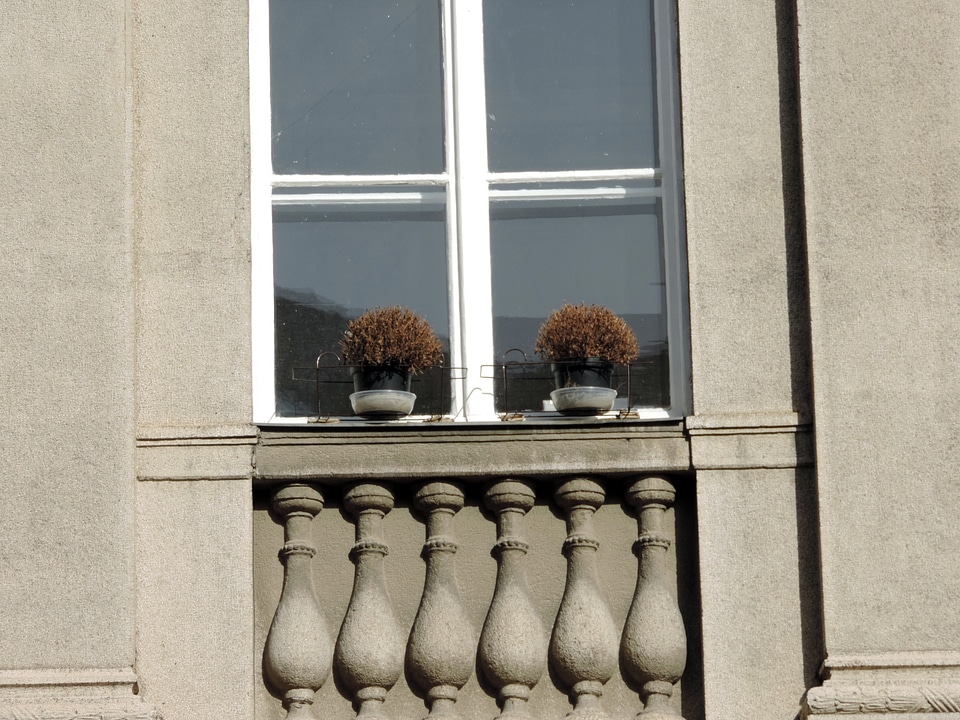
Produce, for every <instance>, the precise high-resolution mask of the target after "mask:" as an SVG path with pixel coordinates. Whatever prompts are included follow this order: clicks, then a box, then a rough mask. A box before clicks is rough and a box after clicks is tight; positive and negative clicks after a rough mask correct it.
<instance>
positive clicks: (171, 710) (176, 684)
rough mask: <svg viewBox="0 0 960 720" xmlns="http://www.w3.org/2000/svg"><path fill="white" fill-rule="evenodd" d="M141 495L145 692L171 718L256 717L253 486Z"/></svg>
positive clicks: (148, 490) (157, 485)
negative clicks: (252, 634) (252, 620)
mask: <svg viewBox="0 0 960 720" xmlns="http://www.w3.org/2000/svg"><path fill="white" fill-rule="evenodd" d="M137 489H138V493H137V521H138V543H137V547H138V552H137V568H138V583H137V585H138V617H139V618H140V621H139V624H138V628H137V629H138V636H137V672H138V675H139V682H140V692H141V695H142V696H143V697H144V698H145V699H146V700H148V701H149V702H150V703H152V704H153V705H154V706H156V707H157V708H158V709H159V710H160V711H161V712H162V714H163V716H164V717H165V718H166V719H167V720H200V719H201V718H210V717H216V716H221V715H229V716H231V717H236V718H248V717H251V716H252V715H253V676H252V672H253V671H252V668H253V666H254V662H257V663H259V659H260V656H259V651H260V649H262V645H261V648H260V649H258V651H257V656H256V658H257V659H256V661H255V660H254V654H253V647H252V645H251V640H250V618H251V617H252V612H253V608H252V592H251V586H252V577H251V576H252V572H251V568H252V557H251V545H252V538H251V527H250V513H251V506H250V482H249V481H248V480H221V481H217V482H210V481H196V482H140V483H138V485H137ZM282 544H283V541H282V538H281V541H280V543H278V544H277V545H276V546H275V547H274V549H273V552H274V555H273V557H274V561H276V557H277V556H276V552H277V550H279V548H280V546H281V545H282ZM278 564H279V563H278ZM268 622H269V621H268Z"/></svg>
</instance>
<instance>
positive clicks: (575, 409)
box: [550, 358, 617, 416]
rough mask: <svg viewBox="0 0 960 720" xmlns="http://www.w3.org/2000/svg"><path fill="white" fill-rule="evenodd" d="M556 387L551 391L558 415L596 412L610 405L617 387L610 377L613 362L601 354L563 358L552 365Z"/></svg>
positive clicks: (608, 408)
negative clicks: (571, 358)
mask: <svg viewBox="0 0 960 720" xmlns="http://www.w3.org/2000/svg"><path fill="white" fill-rule="evenodd" d="M550 369H551V370H553V379H554V382H555V383H556V386H557V389H556V390H554V391H553V392H552V393H550V399H551V400H553V405H554V407H555V408H556V409H557V411H558V412H559V413H560V414H561V415H575V416H585V415H598V414H600V413H604V412H607V411H608V410H610V409H611V408H612V407H613V402H614V400H616V399H617V391H616V390H614V389H612V388H611V387H610V384H611V382H612V381H613V363H609V362H606V361H604V360H601V359H600V358H583V359H578V360H563V361H560V362H555V363H553V364H552V365H551V368H550Z"/></svg>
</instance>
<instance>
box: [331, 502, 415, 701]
mask: <svg viewBox="0 0 960 720" xmlns="http://www.w3.org/2000/svg"><path fill="white" fill-rule="evenodd" d="M343 507H344V510H345V511H346V512H347V514H349V515H350V517H351V518H353V520H354V523H355V524H356V544H355V545H354V546H353V548H352V549H351V551H350V559H351V561H353V563H354V565H355V566H356V568H355V570H354V576H353V594H352V595H351V596H350V603H349V605H348V606H347V613H346V615H345V616H344V618H343V624H342V625H341V626H340V635H339V636H338V637H337V645H336V650H335V651H334V655H333V663H334V672H335V674H336V678H337V682H338V684H339V685H340V686H341V688H343V689H345V690H346V691H347V692H349V693H350V695H351V699H352V700H353V703H354V706H355V707H356V708H357V717H358V718H377V717H384V714H383V711H382V709H381V705H382V704H383V702H384V700H386V699H387V691H388V690H390V688H392V687H393V685H394V683H395V682H396V681H397V679H398V678H399V677H400V673H401V672H402V671H403V645H404V636H403V632H402V631H401V629H400V624H399V623H398V622H397V617H396V613H395V611H394V608H393V603H392V602H391V600H390V593H389V592H388V591H387V580H386V575H385V574H384V568H383V559H384V556H386V554H387V552H388V547H387V545H386V544H385V543H384V540H383V518H384V516H385V515H386V514H387V513H388V512H390V511H391V510H392V509H393V493H392V492H391V491H390V490H389V489H388V488H387V487H385V486H384V485H381V484H376V483H361V484H358V485H354V486H353V487H351V488H350V489H348V490H347V492H346V493H345V494H344V496H343Z"/></svg>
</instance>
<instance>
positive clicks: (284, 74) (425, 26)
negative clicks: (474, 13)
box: [270, 0, 443, 175]
mask: <svg viewBox="0 0 960 720" xmlns="http://www.w3.org/2000/svg"><path fill="white" fill-rule="evenodd" d="M441 67H442V65H441V55H440V9H439V3H438V2H437V0H364V1H363V2H344V1H343V0H270V75H271V105H272V112H273V124H272V127H273V134H272V137H273V165H274V171H275V172H277V173H294V174H301V175H303V174H322V173H333V174H338V173H367V174H370V173H429V172H442V171H443V103H442V78H441Z"/></svg>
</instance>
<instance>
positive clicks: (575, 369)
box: [550, 358, 613, 390]
mask: <svg viewBox="0 0 960 720" xmlns="http://www.w3.org/2000/svg"><path fill="white" fill-rule="evenodd" d="M550 369H551V370H553V380H554V382H555V383H556V386H557V389H558V390H559V389H560V388H568V387H602V388H608V387H610V383H611V382H612V381H613V363H609V362H606V361H605V360H601V359H600V358H582V359H577V360H561V361H559V362H555V363H553V364H552V365H551V366H550Z"/></svg>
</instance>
